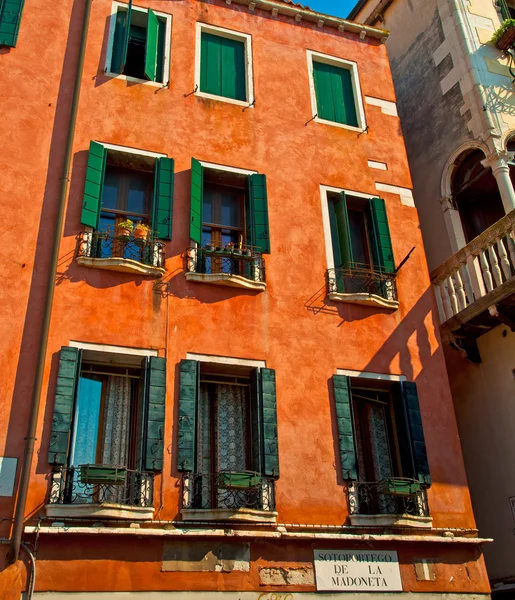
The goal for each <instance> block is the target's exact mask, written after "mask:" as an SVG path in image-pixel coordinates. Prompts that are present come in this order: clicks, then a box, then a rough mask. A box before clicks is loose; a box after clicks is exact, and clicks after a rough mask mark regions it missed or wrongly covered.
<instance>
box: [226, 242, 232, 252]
mask: <svg viewBox="0 0 515 600" xmlns="http://www.w3.org/2000/svg"><path fill="white" fill-rule="evenodd" d="M225 251H226V252H230V253H231V254H232V253H233V252H234V242H229V243H228V244H225Z"/></svg>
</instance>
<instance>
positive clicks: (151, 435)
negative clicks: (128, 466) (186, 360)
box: [145, 356, 166, 471]
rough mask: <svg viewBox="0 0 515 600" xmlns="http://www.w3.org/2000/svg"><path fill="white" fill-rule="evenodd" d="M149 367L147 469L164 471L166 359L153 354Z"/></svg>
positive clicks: (146, 441)
mask: <svg viewBox="0 0 515 600" xmlns="http://www.w3.org/2000/svg"><path fill="white" fill-rule="evenodd" d="M148 369H149V374H148V379H147V381H148V390H147V394H148V396H147V402H148V413H147V428H146V440H145V469H146V470H147V471H162V470H163V451H164V427H165V405H166V359H164V358H161V357H158V356H151V357H150V358H149V364H148Z"/></svg>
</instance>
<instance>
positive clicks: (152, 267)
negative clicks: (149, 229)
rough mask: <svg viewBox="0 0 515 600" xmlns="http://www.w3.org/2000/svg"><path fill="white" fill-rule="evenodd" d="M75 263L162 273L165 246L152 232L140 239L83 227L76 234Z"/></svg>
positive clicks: (128, 270)
mask: <svg viewBox="0 0 515 600" xmlns="http://www.w3.org/2000/svg"><path fill="white" fill-rule="evenodd" d="M77 264H79V265H81V266H83V267H94V268H96V269H107V270H109V271H120V272H122V273H138V274H141V275H148V276H149V277H162V276H163V275H164V273H165V246H164V244H163V243H162V242H160V241H158V240H157V239H156V237H155V236H154V235H152V234H149V235H148V237H147V238H146V239H140V238H133V237H130V236H117V235H116V234H115V233H114V232H113V231H83V232H82V233H80V234H79V238H78V248H77Z"/></svg>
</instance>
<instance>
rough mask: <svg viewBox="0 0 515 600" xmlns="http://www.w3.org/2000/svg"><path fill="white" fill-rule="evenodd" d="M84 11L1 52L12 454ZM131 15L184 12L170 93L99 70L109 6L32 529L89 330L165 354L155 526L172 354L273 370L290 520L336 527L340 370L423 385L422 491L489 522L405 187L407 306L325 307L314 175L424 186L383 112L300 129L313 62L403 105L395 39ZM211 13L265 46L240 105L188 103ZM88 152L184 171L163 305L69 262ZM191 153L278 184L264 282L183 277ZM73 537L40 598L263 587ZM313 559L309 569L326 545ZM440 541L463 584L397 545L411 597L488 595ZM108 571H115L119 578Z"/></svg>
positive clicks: (86, 108) (396, 233)
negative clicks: (79, 344) (471, 468)
mask: <svg viewBox="0 0 515 600" xmlns="http://www.w3.org/2000/svg"><path fill="white" fill-rule="evenodd" d="M72 4H73V3H72V2H71V0H62V1H61V2H59V3H55V6H54V5H53V7H52V11H48V3H47V2H46V1H45V0H26V6H25V10H24V14H23V21H22V25H21V29H20V36H19V41H18V46H17V48H15V49H12V50H10V51H8V52H6V51H1V53H0V89H2V90H4V91H3V94H2V95H3V99H2V106H3V113H4V115H6V118H5V120H4V123H3V132H2V135H3V138H4V144H3V145H4V152H3V153H2V156H1V158H0V190H1V196H2V208H3V212H4V214H5V215H6V218H7V223H8V225H7V227H6V231H5V232H4V237H3V243H2V252H1V254H2V258H1V260H2V264H3V265H4V269H3V272H4V277H3V283H4V286H3V287H2V288H1V289H0V295H1V296H0V299H1V301H2V307H3V311H2V312H3V315H4V318H3V319H1V320H0V340H1V341H0V353H1V358H2V364H3V366H4V368H3V376H2V378H0V392H1V394H2V399H3V400H2V405H1V406H0V450H1V452H2V453H3V454H4V455H5V456H18V457H21V454H22V448H23V439H24V436H25V428H26V420H27V415H28V404H29V399H30V391H31V382H32V380H33V371H34V365H35V353H36V349H37V343H38V328H39V325H38V324H39V321H40V318H41V304H42V298H43V289H44V283H45V274H46V267H47V265H48V261H49V259H48V255H49V244H50V237H51V233H52V223H53V217H54V215H55V211H56V206H57V195H58V185H59V177H60V166H61V162H62V156H63V145H64V137H65V132H66V118H67V106H68V105H69V101H70V94H71V88H72V82H73V71H72V67H73V64H74V62H75V61H74V57H75V56H76V52H77V49H78V44H79V37H80V36H79V28H80V18H81V14H82V6H83V3H81V2H75V5H74V6H73V8H72ZM138 5H141V6H143V7H150V8H153V9H155V10H158V11H161V12H166V13H170V14H172V15H173V24H172V49H171V70H170V85H169V87H168V88H164V89H160V90H158V89H157V88H156V87H152V86H148V85H143V84H131V83H127V82H126V81H122V80H120V79H111V78H108V77H106V76H105V74H104V65H105V53H106V46H107V28H108V20H109V15H110V12H111V1H110V0H95V2H93V7H92V13H91V22H90V27H89V34H88V44H87V52H86V61H85V66H84V73H83V80H82V90H81V99H80V105H79V114H78V124H77V130H76V136H75V142H74V149H73V168H72V173H71V183H70V192H69V197H68V205H67V210H66V218H65V226H64V235H63V239H62V244H61V250H60V261H59V269H58V278H57V282H56V293H55V302H54V309H53V315H52V326H51V332H50V339H49V346H48V356H47V363H46V369H45V377H44V385H43V390H44V391H43V398H42V408H41V411H40V419H39V426H38V432H37V438H38V441H37V448H38V452H37V455H36V457H35V460H34V464H33V474H32V479H31V486H30V494H29V498H28V504H27V517H28V518H31V519H37V518H38V515H39V514H40V513H42V512H43V506H44V504H45V501H46V497H47V495H48V485H49V473H50V467H49V466H48V464H47V462H46V456H47V448H48V439H49V433H50V425H51V418H52V411H53V402H54V400H53V398H54V392H55V380H56V371H57V360H58V352H59V349H60V347H61V346H63V345H67V344H68V343H69V341H70V340H79V341H87V342H93V343H100V344H114V345H122V346H133V347H144V348H149V347H152V348H158V349H159V353H160V355H162V356H166V357H167V366H168V367H167V368H168V376H167V390H168V391H167V410H166V432H165V468H164V471H163V474H162V476H158V477H157V482H156V488H157V489H156V498H157V500H156V502H158V501H160V495H161V487H162V500H163V506H162V509H161V510H160V518H161V519H162V520H171V519H174V518H175V517H176V515H177V513H178V511H179V487H178V485H177V482H178V473H177V471H176V467H175V457H174V449H175V447H176V430H177V427H176V425H177V398H178V382H177V377H176V374H177V364H178V362H179V361H180V359H182V358H185V357H186V353H187V352H197V353H202V354H214V355H224V356H234V357H239V358H248V359H258V360H266V361H267V366H269V367H270V368H274V369H276V373H277V393H278V428H279V451H280V463H281V478H280V479H279V481H278V482H277V487H276V490H277V510H278V512H279V517H278V521H279V522H281V523H309V524H326V525H341V524H343V523H344V522H345V520H346V518H347V513H348V510H347V503H346V494H345V489H344V486H343V482H342V480H341V476H340V475H339V458H338V456H337V442H336V441H335V440H336V439H337V438H336V423H335V422H334V419H333V418H332V412H331V403H332V390H331V386H330V379H331V377H332V375H334V374H336V370H337V369H338V368H344V369H356V370H364V371H373V372H380V373H402V374H403V375H405V376H406V377H407V378H408V380H414V381H416V382H417V384H418V389H419V395H420V404H421V410H422V416H423V422H424V429H425V435H426V443H427V448H428V455H429V462H430V468H431V474H432V479H433V482H434V483H433V486H432V488H431V489H430V490H429V503H430V509H431V516H432V517H433V519H434V521H433V525H434V527H437V528H474V527H475V523H474V517H473V514H472V509H471V504H470V498H469V493H468V488H467V481H466V477H465V471H464V467H463V462H462V457H461V450H460V445H459V439H458V434H457V429H456V423H455V417H454V412H453V407H452V400H451V396H450V392H449V385H448V381H447V375H446V371H445V363H444V360H443V354H442V351H441V348H440V342H439V337H438V325H437V315H436V312H435V305H434V300H433V295H432V292H431V290H430V286H429V277H428V273H427V267H426V261H425V256H424V250H423V244H422V238H421V234H420V227H419V222H418V217H417V212H416V210H415V208H412V207H409V206H404V205H403V204H401V201H400V197H399V196H398V195H395V194H389V193H384V194H383V197H384V198H385V200H386V204H387V212H388V218H389V223H390V229H391V235H392V239H393V248H394V254H395V259H396V263H397V264H398V263H399V262H400V261H401V260H402V258H404V256H405V255H406V254H407V253H408V252H409V250H410V249H411V248H412V247H413V246H415V247H416V250H415V252H414V253H413V255H412V257H411V258H410V260H409V261H408V262H407V263H406V264H405V266H404V267H403V268H402V269H401V271H400V273H399V276H398V289H399V299H400V308H399V309H398V310H397V311H395V312H393V313H388V312H385V311H382V310H380V309H374V308H368V307H362V306H355V305H350V304H349V305H346V304H339V305H337V304H333V303H331V302H326V301H325V270H326V268H327V264H326V254H325V240H324V233H323V225H322V208H321V198H320V185H328V186H334V187H337V188H346V189H349V190H355V191H358V192H363V193H370V194H376V193H377V190H376V187H375V183H376V182H377V181H379V182H381V183H385V184H391V185H395V186H401V187H406V188H410V187H411V180H410V175H409V169H408V163H407V158H406V153H405V148H404V143H403V139H402V133H401V129H400V123H399V120H398V118H396V117H392V116H389V115H386V114H383V112H382V111H381V108H380V107H377V106H372V105H369V104H366V103H365V104H364V108H365V114H366V120H367V124H368V126H369V131H368V133H367V134H364V135H361V136H359V137H358V135H357V133H356V132H354V131H349V130H345V129H342V128H338V127H333V126H329V125H324V124H320V123H316V122H312V123H309V124H307V125H306V122H307V121H308V120H309V119H310V118H311V116H312V110H311V100H310V92H309V81H308V72H307V59H306V50H308V49H309V50H314V51H318V52H323V53H326V54H330V55H332V56H336V57H341V58H345V59H348V60H352V61H356V62H357V63H358V68H359V76H360V83H361V89H362V94H363V95H364V96H372V97H375V98H380V99H384V100H389V101H395V95H394V89H393V84H392V79H391V75H390V70H389V65H388V57H387V54H386V49H385V46H384V45H383V44H381V43H379V40H377V39H372V38H366V39H365V40H363V41H362V40H360V39H359V37H358V36H357V35H355V34H352V33H347V32H342V33H340V32H338V31H336V30H335V29H329V28H327V27H325V28H318V27H317V26H316V25H313V24H309V23H304V22H301V23H300V24H296V23H295V21H294V20H293V19H291V18H287V17H276V18H272V17H271V15H270V13H264V12H261V11H259V10H258V11H256V12H255V14H252V13H250V12H249V11H248V9H247V8H245V7H242V6H239V5H234V4H233V5H231V6H228V5H227V4H226V3H225V2H222V1H221V0H216V1H210V2H199V1H197V0H178V1H173V2H164V1H163V0H141V2H138ZM70 16H71V21H70ZM197 21H202V22H205V23H209V24H214V25H219V26H223V27H226V28H229V29H234V30H236V31H239V32H244V33H248V34H250V35H251V36H252V47H253V65H254V93H255V96H256V99H257V100H256V106H255V107H254V108H250V109H248V110H245V111H242V108H241V107H240V106H236V105H232V104H229V103H225V102H219V101H213V100H206V99H201V98H199V97H196V96H195V95H188V94H189V92H191V91H192V90H193V88H194V58H195V27H196V22H197ZM68 27H69V28H70V29H69V30H68ZM63 67H64V68H63ZM6 91H7V93H6ZM90 140H97V141H100V142H106V143H111V144H119V145H122V146H129V147H134V148H141V149H144V150H149V151H155V152H162V153H166V154H168V156H171V157H173V158H174V159H175V170H176V185H175V197H174V213H173V240H172V241H171V242H170V243H168V244H167V250H166V252H167V257H168V259H167V263H166V268H167V275H166V277H165V279H166V281H167V282H168V286H167V293H166V294H160V293H156V291H155V290H154V288H153V284H154V281H153V280H150V279H147V278H145V277H142V276H139V275H134V276H132V275H129V274H122V273H115V272H108V271H102V270H97V269H86V268H83V267H80V266H78V265H77V264H76V262H75V258H74V251H75V248H76V235H77V234H78V233H79V232H80V231H81V229H82V226H81V225H80V211H81V206H82V192H83V186H84V175H85V168H86V161H87V149H88V146H89V142H90ZM5 149H7V151H5ZM192 156H194V157H196V158H197V159H200V160H204V161H208V162H213V163H218V164H226V165H230V166H234V167H241V168H244V169H250V170H256V171H259V172H261V173H266V175H267V179H268V196H269V219H270V235H271V247H272V251H271V254H270V255H269V256H268V257H267V286H268V287H267V290H266V292H263V293H257V294H256V293H253V292H245V291H240V290H235V289H231V288H223V287H217V286H212V285H208V284H199V283H192V282H186V280H185V278H184V273H183V268H184V252H185V250H186V248H187V247H188V246H189V192H190V189H189V188H190V163H191V157H192ZM368 160H379V161H384V162H387V163H388V171H376V170H373V169H370V168H369V167H368V164H367V161H368ZM12 509H13V500H12V499H11V498H0V517H2V518H5V519H8V520H7V521H3V522H0V533H1V534H3V535H6V534H7V533H8V530H9V519H10V518H11V516H12ZM67 540H71V541H69V542H68V544H69V546H68V547H67V549H66V551H63V549H62V546H61V545H60V544H59V542H58V541H57V540H56V539H55V538H54V537H53V536H52V537H51V538H50V537H45V536H43V537H42V538H41V540H40V561H41V564H42V566H41V569H40V573H41V574H40V579H39V580H38V588H37V589H40V590H52V589H63V590H65V589H77V590H79V591H80V590H82V589H84V590H86V589H112V590H126V589H173V588H174V587H175V588H177V589H216V586H217V585H218V586H220V585H227V587H228V588H232V589H254V588H255V585H256V582H255V578H256V575H255V572H254V571H253V573H254V575H253V576H252V577H250V578H241V576H238V575H235V574H231V575H227V576H220V575H215V574H203V575H202V579H198V575H197V574H193V576H192V574H184V573H182V574H180V573H179V574H171V573H166V574H161V573H159V564H157V565H156V562H157V563H159V561H160V558H159V555H160V551H159V548H160V546H159V544H160V543H161V542H159V541H153V542H152V543H150V546H148V547H149V548H150V547H152V548H154V550H155V551H154V554H155V556H154V558H152V559H151V560H150V563H149V562H148V561H147V559H144V562H142V563H141V564H139V563H134V562H131V570H130V574H127V575H125V574H126V567H123V565H126V561H127V560H128V559H127V557H126V556H124V552H129V553H133V554H132V556H133V558H132V560H134V558H135V557H137V556H139V555H140V553H141V550H138V543H137V542H136V541H135V542H128V541H127V540H124V539H121V540H118V541H115V542H113V541H112V540H111V541H109V544H110V546H109V547H111V546H112V548H113V555H114V556H119V558H116V559H115V560H114V562H112V563H110V562H109V560H110V559H109V557H108V556H106V553H105V552H102V556H101V558H100V559H99V560H92V561H91V560H90V559H91V558H92V555H93V554H94V549H95V547H100V546H103V545H104V544H106V542H105V540H102V541H97V540H96V539H90V538H88V539H87V540H86V539H81V540H80V543H79V541H78V540H77V539H76V538H67ZM325 545H327V544H325ZM299 547H300V550H299V552H300V554H301V555H302V557H303V559H306V557H308V555H309V551H310V548H311V545H310V544H307V543H305V544H300V546H299ZM79 548H80V549H79ZM86 548H89V551H88V552H86V550H85V549H86ZM403 548H404V547H403ZM446 548H447V546H446V547H443V546H436V547H435V549H434V554H435V556H436V557H437V558H438V560H439V561H441V563H442V564H444V563H445V564H446V566H445V569H446V571H445V572H446V575H447V574H449V577H447V576H446V577H444V578H441V579H439V580H438V582H437V583H432V582H417V581H416V580H415V578H414V574H413V573H411V571H412V569H413V568H412V566H411V562H412V558H413V557H416V556H417V555H420V551H419V549H418V547H417V546H413V547H412V546H409V547H408V548H407V549H405V548H404V549H402V553H403V555H402V556H403V557H404V559H405V561H406V566H405V567H404V566H403V576H404V577H405V587H406V589H410V590H418V591H430V590H431V591H462V592H466V591H475V592H487V591H488V582H487V578H486V574H485V571H484V567H483V562H482V558H481V555H480V553H479V552H478V551H477V550H472V549H471V548H472V547H470V548H469V547H465V546H456V548H454V547H452V550H451V547H450V546H449V549H446ZM122 549H123V552H122ZM267 551H270V552H272V551H273V549H272V550H270V549H269V550H267ZM399 551H401V550H399ZM120 553H121V554H120ZM65 554H66V556H65ZM72 557H73V559H72ZM256 557H257V554H256ZM65 559H66V560H65ZM308 559H309V558H308ZM142 560H143V558H142ZM62 561H65V562H62ZM85 561H88V563H87V564H88V567H87V568H88V569H92V571H91V572H92V573H93V575H92V576H91V577H89V578H87V581H86V579H84V578H82V577H81V576H80V575H79V574H80V573H81V572H82V571H83V569H84V566H85ZM401 562H402V561H401ZM464 563H473V564H474V565H475V567H474V568H476V569H477V576H475V578H474V579H473V578H471V577H470V576H467V575H466V570H463V568H462V564H464ZM108 564H112V568H113V569H114V571H113V574H112V575H110V574H109V573H110V572H111V571H110V569H111V567H108V566H107V565H108ZM253 568H254V567H253ZM63 569H64V571H63ZM97 569H98V571H96V570H97ZM409 569H411V571H409ZM408 571H409V573H408ZM63 572H66V577H63V576H62V574H63ZM96 572H98V574H99V575H98V576H96V575H94V573H96ZM451 573H452V574H451ZM100 574H102V576H100ZM238 577H240V579H238ZM450 578H452V582H450V581H449V580H450ZM195 581H197V582H200V583H195ZM431 585H432V586H433V587H430V586H431ZM104 586H107V587H104ZM170 586H172V587H170ZM206 586H207V587H206Z"/></svg>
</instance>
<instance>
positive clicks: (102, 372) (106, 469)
mask: <svg viewBox="0 0 515 600" xmlns="http://www.w3.org/2000/svg"><path fill="white" fill-rule="evenodd" d="M121 350H122V351H123V349H121ZM152 354H153V353H152V352H149V355H147V356H141V354H136V355H133V354H127V353H125V352H124V353H106V352H104V351H101V350H92V349H89V348H88V349H83V350H81V349H79V348H76V347H67V346H65V347H63V348H61V353H60V359H59V372H58V375H57V388H56V396H55V405H54V415H53V419H52V433H51V437H50V444H49V452H48V462H49V463H50V464H51V465H54V466H55V467H61V469H60V470H57V471H56V473H58V476H57V477H56V480H55V481H54V484H53V485H54V486H56V487H57V493H54V494H53V498H54V501H55V502H57V503H60V504H63V503H64V504H74V503H85V502H90V503H105V502H114V503H116V504H127V505H133V506H143V504H144V503H145V502H147V503H148V502H149V496H148V492H149V491H150V490H149V486H150V485H151V481H152V480H151V477H150V476H146V475H145V473H146V472H154V471H161V470H162V468H163V433H164V431H163V429H164V410H165V375H166V365H165V359H163V358H159V357H157V356H154V355H152ZM53 491H54V492H55V491H56V490H53Z"/></svg>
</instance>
